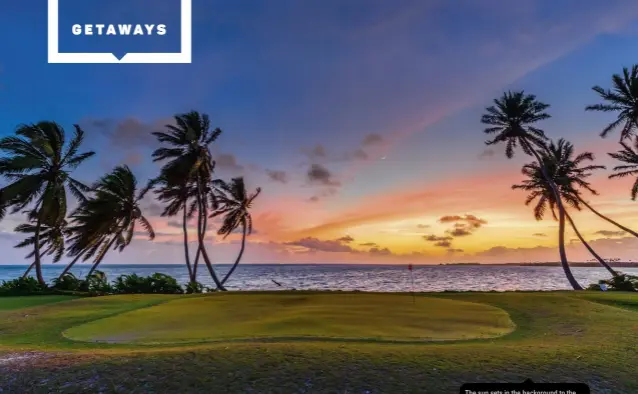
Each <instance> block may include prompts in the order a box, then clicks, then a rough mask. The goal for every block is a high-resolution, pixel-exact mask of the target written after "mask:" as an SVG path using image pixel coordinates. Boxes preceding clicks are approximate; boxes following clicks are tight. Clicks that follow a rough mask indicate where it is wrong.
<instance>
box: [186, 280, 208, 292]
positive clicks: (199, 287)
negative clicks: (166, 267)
mask: <svg viewBox="0 0 638 394" xmlns="http://www.w3.org/2000/svg"><path fill="white" fill-rule="evenodd" d="M205 289H206V288H205V287H204V285H203V284H201V283H199V282H188V284H187V285H186V289H185V290H186V294H195V293H197V294H199V293H203V292H204V290H205Z"/></svg>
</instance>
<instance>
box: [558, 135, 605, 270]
mask: <svg viewBox="0 0 638 394" xmlns="http://www.w3.org/2000/svg"><path fill="white" fill-rule="evenodd" d="M546 156H547V160H552V161H554V162H555V163H556V164H557V167H556V168H557V170H556V172H555V173H554V176H553V181H554V183H555V184H557V185H559V186H560V190H561V195H562V196H563V199H565V198H566V197H565V195H569V201H570V202H571V204H570V205H572V206H573V207H575V208H576V209H578V210H581V207H580V204H583V205H585V206H587V207H589V209H590V210H592V211H594V212H597V211H595V210H594V209H593V208H592V207H591V206H590V205H589V204H588V203H587V202H585V200H583V198H582V197H581V193H580V189H584V190H585V191H588V192H590V193H591V194H593V195H598V192H597V191H596V190H594V189H593V188H592V187H591V184H590V183H589V182H588V181H587V178H589V177H590V176H591V175H592V171H595V170H601V169H605V166H601V165H584V164H585V163H586V162H592V161H594V154H593V153H591V152H583V153H581V154H579V155H577V156H576V157H574V145H573V144H572V143H570V142H568V141H566V140H565V139H563V138H560V139H559V140H558V142H557V143H554V142H552V143H550V145H549V146H548V148H547V154H546ZM565 216H566V218H567V220H568V221H569V222H570V225H571V227H572V229H573V230H574V233H575V234H576V236H577V237H578V239H580V241H581V243H582V244H583V245H584V246H585V248H587V250H588V251H589V253H590V254H591V255H592V256H593V257H594V258H595V259H596V260H598V262H599V263H600V264H601V265H602V266H603V267H605V268H606V269H607V270H608V271H609V272H610V273H611V274H612V275H614V276H615V275H617V272H616V271H614V270H613V269H612V268H611V267H610V266H609V264H607V262H606V261H605V260H604V259H603V258H601V257H600V256H599V255H598V254H597V253H596V252H595V251H594V249H593V248H592V247H591V246H590V245H589V243H587V241H585V239H584V238H583V236H582V235H581V234H580V232H579V231H578V228H576V225H575V223H574V221H573V220H572V218H571V216H570V215H569V214H568V213H567V212H565ZM601 216H602V215H601ZM610 220H611V219H610Z"/></svg>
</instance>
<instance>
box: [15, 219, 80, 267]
mask: <svg viewBox="0 0 638 394" xmlns="http://www.w3.org/2000/svg"><path fill="white" fill-rule="evenodd" d="M30 219H31V221H32V222H35V221H36V220H37V212H33V213H32V214H31V215H30ZM66 226H67V222H66V220H62V221H59V222H57V223H55V224H54V225H53V226H49V225H47V224H42V225H40V251H41V253H40V257H42V256H51V255H53V262H54V263H57V262H59V261H60V259H62V256H63V255H64V249H65V245H64V238H65V236H66V235H67V234H68V229H67V227H66ZM36 229H37V226H36V225H35V224H33V223H23V224H20V225H18V226H17V227H16V228H15V230H14V231H15V232H17V233H22V234H27V235H28V236H27V238H25V239H24V240H22V241H21V242H20V243H18V244H17V245H15V247H16V248H24V247H31V248H32V247H33V245H34V244H35V232H36ZM34 256H35V250H32V251H31V252H30V253H29V254H28V255H27V256H26V258H27V259H32V258H34ZM33 267H35V261H34V262H33V263H31V265H30V266H29V268H28V269H27V270H26V271H25V273H24V274H23V275H22V277H23V278H26V277H27V275H28V274H29V272H30V271H31V270H32V269H33Z"/></svg>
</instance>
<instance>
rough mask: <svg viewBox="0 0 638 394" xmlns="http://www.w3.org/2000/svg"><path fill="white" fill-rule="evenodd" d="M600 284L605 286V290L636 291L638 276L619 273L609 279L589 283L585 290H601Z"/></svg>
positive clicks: (637, 289)
mask: <svg viewBox="0 0 638 394" xmlns="http://www.w3.org/2000/svg"><path fill="white" fill-rule="evenodd" d="M600 285H605V286H607V291H638V276H634V275H627V274H620V275H618V276H614V277H613V278H611V279H605V280H599V281H598V283H594V284H591V285H589V286H588V287H587V290H597V291H600V290H602V289H601V287H600Z"/></svg>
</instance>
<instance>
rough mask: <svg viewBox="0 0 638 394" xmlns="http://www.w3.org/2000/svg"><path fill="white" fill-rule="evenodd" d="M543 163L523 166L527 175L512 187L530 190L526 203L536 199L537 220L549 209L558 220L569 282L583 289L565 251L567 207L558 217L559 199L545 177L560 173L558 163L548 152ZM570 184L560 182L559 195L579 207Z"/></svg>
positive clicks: (563, 258)
mask: <svg viewBox="0 0 638 394" xmlns="http://www.w3.org/2000/svg"><path fill="white" fill-rule="evenodd" d="M543 159H544V160H543V161H542V164H540V165H539V164H537V163H532V164H526V165H524V166H523V169H522V173H523V175H525V176H526V177H527V179H525V180H523V182H522V183H521V184H519V185H512V189H521V190H525V191H528V192H530V193H529V194H528V196H527V199H526V200H525V205H529V204H531V203H532V202H533V201H536V205H535V206H534V217H535V218H536V220H543V218H544V216H545V213H546V212H547V210H548V209H549V210H550V212H551V213H552V216H553V217H554V220H558V248H559V250H560V256H561V265H562V267H563V271H564V272H565V276H566V277H567V280H568V281H569V284H570V285H571V286H572V288H573V289H574V290H582V289H583V288H582V287H581V285H580V284H579V283H578V281H577V280H576V278H574V274H573V273H572V271H571V268H570V267H569V263H568V262H567V254H566V252H565V213H566V212H565V209H558V217H557V216H556V208H558V201H557V200H558V199H557V198H556V194H555V193H554V190H553V189H552V188H551V187H550V183H551V182H549V181H547V178H546V177H545V174H548V173H549V174H553V175H554V176H555V177H557V176H559V174H558V170H559V168H558V165H557V163H556V161H555V160H553V158H552V157H551V156H549V155H547V154H545V155H544V156H543ZM567 187H568V186H566V185H564V184H558V185H557V188H559V189H563V190H561V191H563V192H564V193H561V194H560V196H561V197H559V199H560V198H562V199H565V202H567V203H568V204H569V205H571V206H572V207H575V208H578V200H577V199H575V198H574V194H573V192H572V191H571V190H565V189H567Z"/></svg>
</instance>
